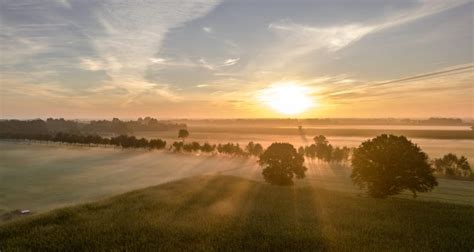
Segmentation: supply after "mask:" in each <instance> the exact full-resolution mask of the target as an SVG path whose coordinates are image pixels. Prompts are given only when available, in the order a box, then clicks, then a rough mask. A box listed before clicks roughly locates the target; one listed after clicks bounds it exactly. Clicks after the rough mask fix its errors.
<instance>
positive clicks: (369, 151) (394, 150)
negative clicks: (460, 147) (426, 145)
mask: <svg viewBox="0 0 474 252" xmlns="http://www.w3.org/2000/svg"><path fill="white" fill-rule="evenodd" d="M352 167H353V169H352V174H351V178H352V180H353V182H354V183H355V184H356V185H358V186H360V187H361V188H367V190H368V193H369V195H370V196H372V197H376V198H385V197H387V196H390V195H395V194H398V193H400V192H401V191H403V190H409V191H411V192H412V193H413V197H416V193H417V192H427V191H430V190H432V189H433V187H435V186H436V185H438V183H437V181H436V178H435V177H434V176H433V169H432V168H431V166H430V164H429V163H428V156H427V155H426V153H424V152H423V151H422V150H421V149H420V147H418V146H417V145H415V144H413V143H412V142H411V141H409V140H408V139H407V138H406V137H404V136H394V135H380V136H378V137H375V138H373V139H370V140H367V141H365V142H363V143H362V144H361V145H360V146H359V147H358V148H356V149H355V150H354V154H353V157H352Z"/></svg>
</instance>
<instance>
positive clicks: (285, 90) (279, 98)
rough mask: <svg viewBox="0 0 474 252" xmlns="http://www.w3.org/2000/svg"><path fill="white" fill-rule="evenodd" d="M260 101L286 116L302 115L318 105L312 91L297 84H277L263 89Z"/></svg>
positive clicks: (260, 93)
mask: <svg viewBox="0 0 474 252" xmlns="http://www.w3.org/2000/svg"><path fill="white" fill-rule="evenodd" d="M259 100H260V101H261V102H262V103H264V104H266V105H267V106H269V107H270V108H272V109H274V110H276V111H277V112H279V113H281V114H285V115H297V114H301V113H303V112H305V111H307V110H308V109H310V108H312V107H314V106H315V105H316V101H315V99H314V98H313V97H312V96H311V89H310V88H308V87H306V86H303V85H299V84H297V83H295V82H285V83H276V84H274V85H272V86H271V87H269V88H266V89H263V90H261V91H260V92H259Z"/></svg>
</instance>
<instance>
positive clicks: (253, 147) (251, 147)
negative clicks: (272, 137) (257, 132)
mask: <svg viewBox="0 0 474 252" xmlns="http://www.w3.org/2000/svg"><path fill="white" fill-rule="evenodd" d="M245 150H246V151H247V153H248V154H249V155H250V156H255V157H258V156H260V155H261V154H262V153H263V147H262V145H260V144H259V143H256V144H255V143H254V142H249V143H248V144H247V146H246V147H245Z"/></svg>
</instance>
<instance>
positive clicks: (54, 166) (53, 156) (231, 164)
mask: <svg viewBox="0 0 474 252" xmlns="http://www.w3.org/2000/svg"><path fill="white" fill-rule="evenodd" d="M0 160H1V162H0V214H1V213H3V212H7V211H11V210H14V209H30V210H32V211H33V212H44V211H47V210H51V209H54V208H58V207H63V206H69V205H74V204H78V203H85V202H90V201H94V200H99V199H103V198H105V197H109V196H113V195H116V194H119V193H124V192H127V191H130V190H134V189H139V188H144V187H147V186H153V185H158V184H161V183H165V182H169V181H174V180H178V179H182V178H185V177H190V176H196V175H203V174H223V175H234V176H239V177H243V178H249V179H252V180H258V181H262V176H261V171H262V169H261V168H260V167H259V166H258V165H257V163H256V159H252V158H250V159H245V158H238V157H227V156H221V155H216V156H207V155H201V156H200V155H196V154H173V153H169V152H166V151H148V150H143V149H121V148H113V147H107V148H104V147H85V146H74V145H68V144H64V145H61V144H45V143H32V144H27V143H25V142H23V143H19V142H5V141H0ZM306 166H307V167H308V168H309V169H308V171H307V178H305V179H303V180H298V181H297V182H296V186H304V185H312V186H317V187H321V188H324V189H327V190H334V191H341V192H348V193H352V194H357V195H361V196H364V195H365V193H364V192H363V191H361V190H359V189H358V188H357V187H355V186H354V185H353V184H352V182H351V181H350V178H349V174H350V171H351V170H350V168H348V167H344V166H339V165H327V164H324V163H319V162H317V161H307V162H306ZM438 181H439V184H440V185H439V187H436V188H435V189H434V190H433V191H432V192H430V193H421V194H419V197H418V198H417V200H420V201H423V200H430V201H433V200H434V201H443V202H450V203H458V204H469V205H474V186H473V185H474V182H472V181H461V180H452V179H443V178H440V179H438ZM397 197H401V198H411V197H410V194H409V193H404V194H402V195H400V196H397Z"/></svg>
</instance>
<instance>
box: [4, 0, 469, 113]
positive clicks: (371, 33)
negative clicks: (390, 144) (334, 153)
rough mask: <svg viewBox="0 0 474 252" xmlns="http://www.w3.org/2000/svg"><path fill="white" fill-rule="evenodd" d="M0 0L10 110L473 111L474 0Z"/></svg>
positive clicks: (6, 99)
mask: <svg viewBox="0 0 474 252" xmlns="http://www.w3.org/2000/svg"><path fill="white" fill-rule="evenodd" d="M0 2H1V6H0V9H1V31H0V47H1V58H0V60H1V68H0V69H1V79H0V81H1V96H0V98H1V117H3V118H35V117H50V116H51V117H67V118H100V117H107V118H111V117H114V116H115V117H121V118H135V117H138V116H145V115H150V116H155V117H161V118H163V117H164V118H184V117H186V118H199V117H201V118H202V117H213V118H214V117H221V118H222V117H224V118H233V117H241V118H242V117H245V118H247V117H280V116H284V117H287V115H284V114H281V113H279V112H278V111H276V110H274V109H273V108H272V106H269V104H267V102H268V101H267V100H268V99H269V97H268V92H269V87H274V86H279V85H280V86H281V85H283V86H290V87H297V89H295V90H296V91H295V92H300V91H301V90H302V92H304V95H305V97H303V99H299V96H298V95H296V96H294V97H296V98H295V99H297V100H300V101H301V100H304V99H307V98H308V97H309V99H310V101H306V100H305V101H304V102H308V103H311V104H310V105H308V104H306V103H305V104H302V106H305V107H304V108H305V109H306V110H305V112H303V113H301V114H296V115H293V116H298V117H430V116H450V117H473V116H474V115H473V109H474V101H473V100H474V98H473V97H474V64H473V62H474V60H473V58H474V55H473V54H474V53H473V51H474V49H473V47H474V42H473V33H474V32H473V29H474V28H473V22H474V18H473V13H474V12H473V11H474V3H473V2H472V1H463V0H459V1H458V0H451V1H450V0H441V1H437V0H425V1H422V0H420V1H415V0H393V1H384V0H367V1H356V0H345V1H337V0H335V1H334V0H333V1H330V0H327V1H317V0H314V1H289V0H288V1H281V0H271V1H270V0H261V1H250V0H240V1H206V0H194V1H178V0H161V1H160V0H136V1H133V0H109V1H106V0H104V1H93V0H49V1H46V0H0ZM292 90H293V89H292ZM271 91H272V89H270V92H271ZM282 92H283V93H285V92H288V91H287V89H283V91H282ZM290 93H291V92H290ZM265 95H267V96H265ZM262 96H265V97H263V98H262ZM270 98H272V97H270ZM270 103H271V102H270ZM270 105H272V104H270ZM280 105H281V104H280ZM306 105H308V106H306ZM282 106H285V104H283V105H282Z"/></svg>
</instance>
